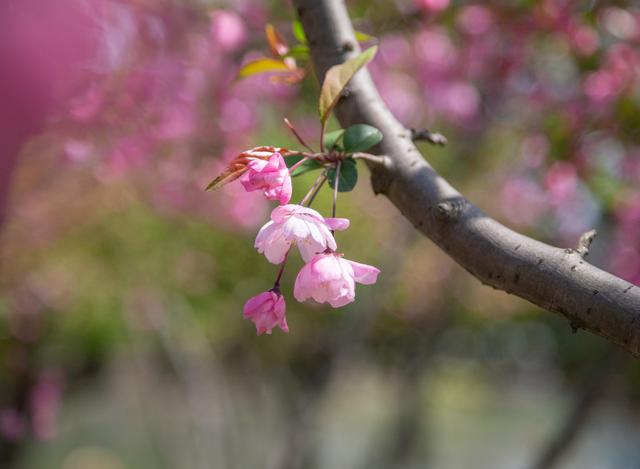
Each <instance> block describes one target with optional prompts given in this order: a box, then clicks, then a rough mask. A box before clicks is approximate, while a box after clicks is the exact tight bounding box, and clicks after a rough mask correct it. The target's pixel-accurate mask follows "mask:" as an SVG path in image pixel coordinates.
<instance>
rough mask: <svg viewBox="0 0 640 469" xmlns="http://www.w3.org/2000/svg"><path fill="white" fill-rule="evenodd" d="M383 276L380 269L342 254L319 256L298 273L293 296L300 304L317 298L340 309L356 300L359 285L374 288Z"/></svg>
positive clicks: (323, 254)
mask: <svg viewBox="0 0 640 469" xmlns="http://www.w3.org/2000/svg"><path fill="white" fill-rule="evenodd" d="M379 273H380V270H379V269H377V268H375V267H373V266H370V265H367V264H360V263H358V262H353V261H350V260H347V259H344V258H343V257H342V254H340V253H335V252H329V253H322V254H317V255H316V256H314V258H313V259H312V260H311V262H309V263H307V264H306V265H305V266H304V267H302V269H301V270H300V272H299V273H298V276H297V277H296V283H295V287H294V290H293V295H294V296H295V298H296V300H298V301H300V302H302V301H305V300H307V299H309V298H313V299H314V300H315V301H317V302H318V303H325V302H326V303H329V304H330V305H331V306H333V307H334V308H339V307H340V306H344V305H346V304H348V303H351V302H352V301H354V300H355V284H356V282H358V283H362V284H363V285H372V284H374V283H376V280H377V279H378V274H379Z"/></svg>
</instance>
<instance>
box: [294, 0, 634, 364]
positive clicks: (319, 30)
mask: <svg viewBox="0 0 640 469" xmlns="http://www.w3.org/2000/svg"><path fill="white" fill-rule="evenodd" d="M293 3H294V5H295V7H296V10H297V13H298V16H299V18H300V21H301V22H302V25H303V27H304V30H305V33H306V35H307V38H308V41H309V46H310V49H311V57H312V61H313V64H314V67H315V71H316V75H317V76H318V79H319V80H322V78H323V77H324V74H325V73H326V72H327V70H328V69H329V68H330V67H331V66H333V65H335V64H338V63H341V62H343V61H344V60H346V59H348V58H349V57H352V56H354V55H356V54H358V53H359V51H360V48H359V46H358V43H357V42H356V40H355V37H354V33H353V27H352V25H351V21H350V19H349V16H348V12H347V10H346V7H345V5H344V2H343V1H342V0H294V2H293ZM427 104H428V103H427ZM336 115H337V117H338V120H339V121H340V123H341V124H342V125H343V126H345V127H346V126H349V125H352V124H356V123H367V124H370V125H373V126H375V127H377V128H378V129H380V130H381V131H382V133H383V134H384V140H383V141H382V143H381V144H380V145H379V146H378V147H377V148H376V149H375V150H376V151H375V152H377V153H379V154H383V155H387V156H388V157H389V158H388V160H389V161H388V164H386V165H370V167H371V170H372V176H371V178H372V184H373V189H374V191H375V192H376V193H382V194H384V195H386V196H387V197H388V198H389V199H390V200H391V202H393V204H395V206H396V207H397V208H398V209H399V210H400V211H401V212H402V214H403V215H404V216H405V217H406V218H407V219H408V220H409V221H410V222H411V223H412V224H413V225H414V226H415V227H416V228H417V229H418V230H420V231H421V232H422V233H424V234H425V235H426V236H428V237H429V238H430V239H431V240H433V241H434V242H435V243H436V244H437V245H438V246H440V247H441V248H442V249H443V250H444V251H445V252H447V253H448V254H449V255H450V256H451V257H452V258H453V259H455V260H456V262H458V263H459V264H460V265H461V266H462V267H464V268H465V269H466V270H467V271H469V272H470V273H471V274H472V275H474V276H475V277H477V278H478V279H479V280H480V281H481V282H482V283H484V284H487V285H491V286H493V287H495V288H497V289H500V290H504V291H506V292H508V293H512V294H514V295H517V296H519V297H521V298H524V299H526V300H529V301H531V302H532V303H535V304H536V305H539V306H541V307H542V308H545V309H547V310H549V311H553V312H556V313H559V314H561V315H563V316H565V317H566V318H567V319H568V320H569V321H570V324H571V327H573V328H574V329H579V328H580V329H585V330H588V331H591V332H593V333H595V334H598V335H600V336H602V337H604V338H606V339H608V340H610V341H611V342H614V343H616V344H618V345H620V346H622V347H623V348H625V349H626V350H628V351H629V352H631V353H632V354H634V355H636V356H640V288H638V287H636V286H635V285H632V284H631V283H629V282H626V281H624V280H622V279H620V278H618V277H616V276H614V275H611V274H610V273H607V272H605V271H603V270H601V269H598V268H597V267H594V266H593V265H591V264H589V263H587V262H586V261H585V260H584V250H583V249H578V248H582V245H581V246H578V248H577V249H568V250H567V249H561V248H557V247H553V246H549V245H547V244H544V243H541V242H539V241H536V240H534V239H531V238H528V237H527V236H524V235H522V234H519V233H516V232H514V231H512V230H510V229H509V228H507V227H505V226H504V225H502V224H500V223H498V222H497V221H496V220H494V219H492V218H491V217H489V216H487V215H486V214H484V213H483V212H482V211H481V210H480V209H478V208H477V207H475V206H474V205H473V204H472V203H470V202H469V201H468V200H467V199H465V198H464V197H463V196H462V195H461V194H460V193H459V192H458V191H457V190H456V189H454V188H453V187H452V186H451V185H450V184H449V183H448V182H447V181H445V180H444V179H443V178H442V177H441V176H440V175H439V174H438V173H436V171H435V170H434V169H433V168H432V167H431V166H430V165H429V164H428V163H427V162H426V161H425V160H424V158H423V157H422V155H421V154H420V152H419V151H418V149H417V148H416V147H415V145H414V144H413V141H412V140H411V132H410V131H409V130H408V129H405V128H404V127H403V126H402V125H401V124H400V123H399V122H398V121H397V120H396V119H395V118H394V116H393V115H392V114H391V113H390V112H389V110H388V109H387V107H386V105H385V104H384V103H383V101H382V99H381V98H380V96H379V94H378V91H377V89H376V87H375V85H374V84H373V82H372V80H371V77H370V76H369V74H368V73H367V72H366V71H364V70H363V71H361V72H359V73H358V74H357V75H356V76H355V77H354V79H353V80H352V81H351V83H350V85H349V86H348V88H347V90H346V92H345V93H344V96H343V97H342V98H341V100H340V103H339V104H338V106H337V108H336ZM523 210H526V207H523Z"/></svg>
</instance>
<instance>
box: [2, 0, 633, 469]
mask: <svg viewBox="0 0 640 469" xmlns="http://www.w3.org/2000/svg"><path fill="white" fill-rule="evenodd" d="M348 5H349V8H350V11H351V14H352V16H353V19H354V23H355V25H356V27H357V28H358V29H359V30H361V31H364V32H366V33H368V34H370V35H372V36H374V37H375V38H376V40H375V41H376V42H378V43H379V45H380V52H379V54H378V56H377V57H376V59H375V60H374V62H373V63H372V64H371V65H370V67H369V69H370V71H371V72H372V74H373V76H374V78H375V81H376V83H377V85H378V86H379V88H380V91H381V93H382V95H383V97H384V99H385V101H386V102H387V104H388V105H389V106H390V108H391V109H392V110H393V111H394V112H395V113H396V115H397V116H398V118H399V119H400V120H401V121H402V122H403V123H404V124H406V125H407V126H408V127H413V128H418V129H422V128H428V129H431V130H434V131H438V132H441V133H443V134H444V135H445V136H446V137H447V138H448V140H449V143H448V145H447V146H446V147H444V148H440V147H434V146H432V145H430V144H428V143H420V146H421V148H422V150H423V151H424V155H425V157H426V158H428V160H429V162H430V163H431V164H433V165H434V166H435V167H436V168H437V170H438V171H440V172H441V173H442V174H443V175H444V176H445V177H446V178H448V179H449V180H450V181H452V182H453V183H454V185H456V186H457V187H458V188H460V189H461V190H462V191H463V193H464V194H465V195H467V196H468V197H469V198H470V199H471V200H473V201H474V202H475V203H477V204H478V205H479V206H480V207H481V208H483V209H484V210H485V211H487V212H488V213H489V214H490V215H492V216H493V217H495V218H498V219H499V220H501V221H503V222H504V223H506V224H507V225H509V226H511V227H514V228H516V229H518V230H521V231H523V232H526V233H528V234H530V235H532V236H535V237H536V238H538V239H541V240H544V241H546V242H549V243H553V244H556V245H560V246H563V247H569V246H574V245H575V243H576V241H577V238H578V237H579V235H580V234H581V233H582V232H584V231H585V230H588V229H591V228H596V229H597V230H598V233H599V236H598V238H597V240H596V241H595V243H594V246H593V248H592V252H591V253H590V255H589V260H590V261H591V262H593V263H594V264H596V265H598V266H600V267H602V268H604V269H606V270H609V271H611V272H615V273H616V274H618V275H620V276H622V277H624V278H626V279H628V280H630V281H632V282H634V283H636V284H640V187H639V182H640V117H639V116H640V48H639V45H640V9H639V8H638V5H637V4H635V2H632V1H595V0H592V1H585V2H571V1H569V0H542V1H528V0H503V1H489V2H478V3H471V2H465V1H456V0H451V1H450V0H415V1H413V0H395V1H383V0H373V1H364V0H362V1H361V0H357V1H352V2H348ZM293 19H294V10H293V8H291V5H290V4H289V3H288V2H281V1H268V2H259V1H257V0H256V1H249V0H240V1H233V2H232V1H228V2H224V1H212V0H129V1H125V0H65V1H62V2H48V1H44V0H19V1H18V0H5V1H4V2H2V3H1V4H0V64H1V65H0V220H1V221H0V223H1V226H0V230H1V231H0V467H3V468H4V467H7V468H16V469H39V468H62V469H85V468H91V469H125V468H136V469H143V468H154V469H155V468H166V469H173V468H193V469H204V468H216V469H217V468H247V467H263V468H302V467H304V468H327V467H332V468H365V467H366V468H390V467H402V468H417V467H420V468H422V467H429V468H438V469H440V468H452V469H457V468H463V467H474V468H496V467H499V468H536V467H537V468H545V467H562V468H634V467H638V460H639V458H640V432H639V431H638V430H639V428H640V412H639V410H640V367H639V366H638V364H637V363H636V362H635V361H634V360H632V359H631V358H629V357H627V356H625V354H623V353H620V352H617V351H616V350H614V349H612V348H611V347H609V346H608V345H607V344H606V343H605V342H604V341H603V340H601V339H599V338H597V337H595V336H592V335H589V334H588V333H585V332H578V333H574V331H572V329H571V327H570V325H569V324H568V323H567V322H566V321H565V320H564V319H562V318H559V317H556V316H554V315H552V314H550V313H547V312H544V311H542V310H540V309H538V308H536V307H534V306H532V305H530V304H528V303H526V302H524V301H522V300H520V299H518V298H515V297H513V296H510V295H507V294H506V293H503V292H496V291H493V290H492V289H490V288H488V287H485V286H482V285H481V284H480V283H479V282H478V281H477V280H475V279H474V278H472V277H471V276H470V275H469V274H467V273H466V272H465V271H464V270H463V269H461V268H460V267H458V266H456V265H455V264H454V263H453V262H452V261H451V260H450V259H449V258H447V256H445V255H444V254H443V253H442V252H440V251H439V250H438V248H436V247H435V246H434V245H433V244H432V243H431V242H430V241H428V240H426V239H425V238H423V237H422V236H420V235H419V234H417V233H416V232H415V231H414V230H413V228H412V227H411V226H410V225H409V223H408V222H406V221H405V220H404V219H403V218H402V217H401V216H400V215H399V214H398V213H397V211H396V210H395V209H394V207H393V206H391V204H390V203H389V202H388V201H387V200H386V199H384V198H382V197H375V196H374V195H373V193H372V190H371V188H370V186H369V183H368V181H367V170H366V168H364V167H361V168H360V183H359V184H358V187H357V188H356V190H355V191H354V192H352V193H349V194H346V195H344V196H341V198H340V201H339V209H338V214H339V215H340V216H347V217H349V218H350V219H351V221H352V223H351V228H350V229H349V230H348V231H346V232H344V233H339V235H338V243H339V244H340V246H341V249H342V250H343V251H344V252H345V253H346V254H347V257H349V258H350V259H354V260H358V261H360V262H366V263H370V264H373V265H376V266H378V267H379V268H380V269H381V270H382V274H381V276H380V278H379V282H378V284H377V285H375V286H367V287H362V286H361V287H359V288H358V291H357V295H358V298H357V301H356V302H355V303H353V304H351V305H349V306H347V307H344V308H341V309H336V310H334V309H331V308H328V307H324V306H321V307H318V306H314V305H311V304H303V305H301V304H298V303H296V302H295V301H294V300H293V298H292V295H291V289H292V284H293V280H294V278H295V274H296V271H297V269H298V268H299V267H300V260H299V259H295V260H294V262H293V263H292V266H291V267H289V268H288V269H287V271H286V272H285V276H284V291H285V295H287V300H288V311H287V312H288V322H289V326H290V329H291V332H290V333H289V334H288V335H287V334H284V333H282V331H280V330H275V331H274V333H273V335H271V336H267V335H264V336H260V337H258V336H256V333H255V329H254V326H253V325H252V324H251V323H250V322H248V321H245V320H244V319H243V318H242V313H241V311H242V305H243V304H244V302H245V301H246V299H247V298H249V297H250V296H253V295H255V294H256V293H258V292H261V291H264V290H266V289H268V288H270V286H271V284H272V281H273V278H274V276H275V273H276V272H275V270H276V268H275V266H272V265H270V264H268V263H267V262H265V260H264V259H263V258H262V257H261V256H259V255H258V254H257V253H256V252H255V250H254V249H253V247H252V245H253V239H254V237H255V234H256V232H257V229H258V228H259V227H260V226H261V225H262V224H263V223H264V222H265V221H266V220H267V218H268V214H269V210H270V205H269V204H268V203H267V202H266V201H264V200H263V199H262V198H261V197H260V195H256V194H255V193H252V194H247V193H244V192H243V190H241V188H240V187H239V184H231V185H229V186H227V187H225V188H224V189H221V190H220V191H217V192H213V193H208V192H204V191H203V187H205V186H206V184H207V183H208V182H209V181H210V180H211V179H212V178H213V177H214V176H215V175H216V172H217V171H219V170H220V169H221V168H222V167H223V165H224V163H225V162H226V161H228V160H229V159H231V158H232V157H233V156H235V155H236V154H237V153H238V152H239V151H240V150H243V149H246V148H251V147H253V146H257V145H259V144H269V145H276V146H285V147H289V148H296V145H297V143H296V141H295V140H294V139H293V138H292V136H291V134H290V133H289V132H288V131H287V129H286V127H285V126H284V125H283V124H282V118H283V117H285V116H286V117H289V118H290V119H291V120H292V121H293V122H294V123H295V125H296V127H297V128H298V129H299V130H300V132H301V133H302V134H303V135H304V136H305V137H306V138H308V140H310V141H312V142H317V133H318V131H319V126H318V122H317V116H316V110H315V108H314V103H315V102H316V99H317V93H318V85H317V83H316V81H315V79H314V78H313V76H312V75H309V76H308V77H307V78H306V79H305V80H303V81H302V82H301V83H299V84H295V85H286V84H283V83H274V82H273V80H270V79H269V77H265V76H256V77H251V78H248V79H246V80H241V81H237V80H236V79H235V78H236V75H237V73H238V70H239V68H240V66H241V65H242V64H243V63H246V62H247V61H248V60H251V59H255V58H256V57H261V56H269V54H270V52H269V48H268V46H267V43H266V40H265V36H264V27H265V25H266V24H267V23H273V24H274V25H275V26H276V27H277V28H278V30H279V31H280V32H281V33H282V35H283V36H284V37H285V38H286V39H287V40H288V41H290V43H291V44H293V43H295V40H294V35H293V34H292V30H291V21H292V20H293ZM298 63H299V65H300V67H304V66H305V62H304V60H299V61H298ZM332 125H333V126H334V127H335V125H336V123H335V122H334V123H333V124H332ZM313 179H314V175H312V174H307V175H305V176H302V177H300V178H298V179H296V185H295V195H294V198H295V199H296V200H297V199H298V198H299V197H302V195H303V194H304V192H305V188H306V187H307V186H308V185H309V184H310V183H311V182H312V181H313ZM330 204H331V202H330V194H329V192H328V191H324V192H322V193H320V195H319V196H318V198H317V201H316V202H315V203H314V206H315V207H316V208H317V209H319V210H321V211H324V213H327V210H328V209H329V208H330Z"/></svg>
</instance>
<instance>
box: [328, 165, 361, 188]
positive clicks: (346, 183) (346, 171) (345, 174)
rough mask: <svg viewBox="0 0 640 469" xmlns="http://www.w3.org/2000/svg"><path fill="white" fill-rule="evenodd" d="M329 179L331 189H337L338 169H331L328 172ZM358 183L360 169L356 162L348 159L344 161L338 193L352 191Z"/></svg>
mask: <svg viewBox="0 0 640 469" xmlns="http://www.w3.org/2000/svg"><path fill="white" fill-rule="evenodd" d="M327 178H328V179H329V186H331V188H332V189H333V188H335V187H336V168H331V169H329V171H328V172H327ZM357 183H358V167H357V166H356V162H355V160H353V159H351V158H347V159H346V160H343V161H342V166H341V167H340V181H339V184H338V192H349V191H352V190H353V188H354V187H356V184H357Z"/></svg>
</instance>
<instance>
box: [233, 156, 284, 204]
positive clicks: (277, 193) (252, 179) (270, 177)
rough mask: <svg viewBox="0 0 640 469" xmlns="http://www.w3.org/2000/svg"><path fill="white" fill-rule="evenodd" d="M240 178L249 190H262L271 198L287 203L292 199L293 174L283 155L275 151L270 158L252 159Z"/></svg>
mask: <svg viewBox="0 0 640 469" xmlns="http://www.w3.org/2000/svg"><path fill="white" fill-rule="evenodd" d="M247 167H248V168H249V170H248V171H247V172H246V173H245V174H244V175H243V176H242V177H241V178H240V182H241V183H242V185H243V186H244V188H245V190H246V191H247V192H251V191H257V190H261V191H263V192H264V195H265V197H266V198H267V199H269V200H277V201H278V202H280V203H281V204H286V203H288V202H289V200H291V193H292V186H291V175H290V174H289V169H288V168H287V164H286V163H285V161H284V158H283V157H282V155H281V154H280V153H278V152H275V153H274V154H273V155H271V156H270V157H269V159H268V160H261V159H252V160H251V161H249V163H248V164H247Z"/></svg>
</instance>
